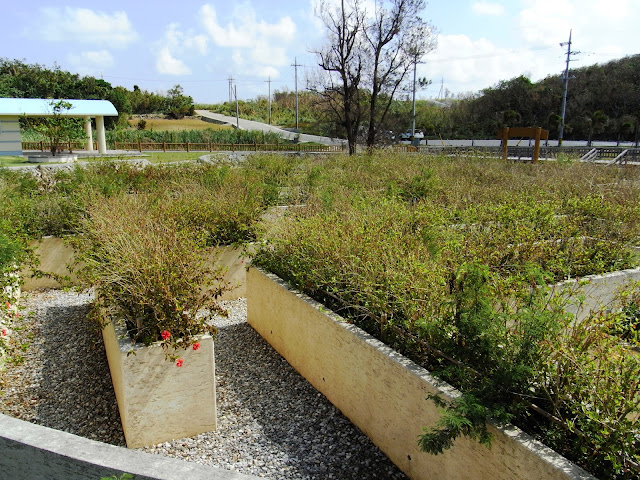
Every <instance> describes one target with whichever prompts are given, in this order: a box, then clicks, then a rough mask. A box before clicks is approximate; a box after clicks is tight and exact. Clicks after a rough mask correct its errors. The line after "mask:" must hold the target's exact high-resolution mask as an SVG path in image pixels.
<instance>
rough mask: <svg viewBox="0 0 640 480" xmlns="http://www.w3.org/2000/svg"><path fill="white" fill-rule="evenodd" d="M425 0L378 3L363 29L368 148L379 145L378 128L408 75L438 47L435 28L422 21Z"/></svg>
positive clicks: (398, 0) (379, 0)
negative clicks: (367, 92)
mask: <svg viewBox="0 0 640 480" xmlns="http://www.w3.org/2000/svg"><path fill="white" fill-rule="evenodd" d="M425 7H426V3H425V0H391V1H385V0H376V1H375V12H374V14H373V16H372V17H371V18H370V20H369V21H368V22H367V25H366V28H365V29H364V32H363V33H364V36H365V38H366V42H367V46H368V52H367V54H368V55H367V58H368V59H369V61H370V71H369V72H368V75H367V77H366V78H367V80H368V82H369V85H368V87H369V90H370V92H371V96H370V97H369V109H368V110H369V128H368V132H367V146H368V147H370V148H371V147H373V146H374V145H375V144H376V139H377V136H378V133H379V132H378V130H379V128H378V127H379V126H380V125H381V124H383V123H384V120H385V118H386V116H387V113H388V112H389V108H390V107H391V104H392V103H393V99H394V97H395V95H396V93H398V91H399V90H402V89H403V87H406V85H405V84H406V80H407V76H408V75H407V74H408V73H409V72H410V71H411V69H412V67H415V66H416V65H417V63H419V61H420V58H421V57H423V56H424V55H425V54H426V53H427V52H429V51H431V50H433V49H434V48H435V45H436V41H435V31H434V28H433V27H432V26H431V25H430V24H429V23H427V22H425V21H424V20H423V19H422V18H420V16H419V15H420V13H421V12H422V11H423V10H424V9H425Z"/></svg>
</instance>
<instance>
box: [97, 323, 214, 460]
mask: <svg viewBox="0 0 640 480" xmlns="http://www.w3.org/2000/svg"><path fill="white" fill-rule="evenodd" d="M102 336H103V339H104V344H105V349H106V352H107V359H108V361H109V370H110V371H111V380H112V382H113V388H114V390H115V394H116V398H117V400H118V410H119V412H120V419H121V421H122V429H123V430H124V435H125V439H126V441H127V446H128V447H129V448H137V447H142V446H147V445H154V444H157V443H161V442H165V441H169V440H173V439H176V438H182V437H192V436H194V435H197V434H199V433H203V432H208V431H211V430H215V429H216V388H215V361H214V350H213V338H212V337H211V336H210V335H202V336H201V337H200V339H199V342H200V348H199V349H198V350H196V351H194V350H193V349H192V348H189V349H187V350H178V351H177V352H176V354H177V355H179V356H180V357H181V358H182V359H183V360H184V363H183V365H182V366H181V367H177V366H176V364H175V363H174V362H171V361H169V360H167V359H166V358H165V353H164V351H163V350H162V347H161V346H160V344H159V343H156V344H152V345H150V346H148V347H146V346H144V345H134V344H132V343H131V340H130V339H129V336H128V335H127V332H126V328H125V327H124V324H122V323H114V322H109V323H107V325H106V326H105V328H103V330H102Z"/></svg>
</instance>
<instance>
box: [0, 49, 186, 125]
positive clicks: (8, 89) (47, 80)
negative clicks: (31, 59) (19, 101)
mask: <svg viewBox="0 0 640 480" xmlns="http://www.w3.org/2000/svg"><path fill="white" fill-rule="evenodd" d="M0 97H10V98H54V99H77V98H80V99H101V100H109V101H110V102H111V103H113V105H114V106H115V107H116V110H117V111H118V113H119V114H120V117H119V120H118V121H119V122H122V124H124V123H126V117H127V116H128V115H130V114H132V113H164V114H166V115H169V116H171V117H173V118H182V117H184V116H185V115H187V114H193V99H192V98H191V97H189V96H185V95H183V91H182V87H181V86H180V85H176V86H174V87H173V88H172V89H170V90H169V91H168V92H166V94H161V93H152V92H148V91H146V90H141V89H140V88H138V86H137V85H134V87H133V90H127V89H126V88H124V87H120V86H118V87H113V86H112V85H111V84H110V83H109V82H107V81H105V80H103V79H99V78H95V77H91V76H84V77H81V76H80V75H78V74H76V73H70V72H66V71H64V70H62V69H60V67H58V66H57V65H54V67H53V68H52V69H50V68H47V67H45V66H43V65H39V64H28V63H24V62H22V61H20V60H9V59H6V58H0ZM114 121H116V120H112V119H111V118H110V117H108V118H106V119H105V123H106V125H107V127H110V126H111V125H112V124H113V122H114Z"/></svg>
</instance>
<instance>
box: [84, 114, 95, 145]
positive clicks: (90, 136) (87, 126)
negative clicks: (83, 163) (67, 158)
mask: <svg viewBox="0 0 640 480" xmlns="http://www.w3.org/2000/svg"><path fill="white" fill-rule="evenodd" d="M84 133H85V134H86V136H87V151H88V152H93V132H92V131H91V117H84Z"/></svg>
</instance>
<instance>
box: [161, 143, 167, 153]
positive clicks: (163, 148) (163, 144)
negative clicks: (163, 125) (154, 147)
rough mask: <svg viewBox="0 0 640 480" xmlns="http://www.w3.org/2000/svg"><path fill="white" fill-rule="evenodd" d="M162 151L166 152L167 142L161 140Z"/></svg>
mask: <svg viewBox="0 0 640 480" xmlns="http://www.w3.org/2000/svg"><path fill="white" fill-rule="evenodd" d="M162 151H163V152H164V153H167V142H162Z"/></svg>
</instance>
